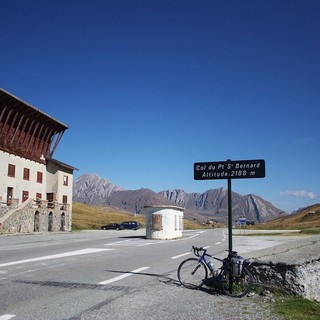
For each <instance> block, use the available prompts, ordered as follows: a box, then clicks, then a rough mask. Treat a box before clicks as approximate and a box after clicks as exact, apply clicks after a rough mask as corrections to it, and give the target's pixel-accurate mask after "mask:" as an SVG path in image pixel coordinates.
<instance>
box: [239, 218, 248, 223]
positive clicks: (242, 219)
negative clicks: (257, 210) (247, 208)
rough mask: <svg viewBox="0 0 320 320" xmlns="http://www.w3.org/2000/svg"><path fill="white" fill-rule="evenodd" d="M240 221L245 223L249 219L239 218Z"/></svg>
mask: <svg viewBox="0 0 320 320" xmlns="http://www.w3.org/2000/svg"><path fill="white" fill-rule="evenodd" d="M239 222H240V223H241V224H245V223H246V222H247V219H246V218H239Z"/></svg>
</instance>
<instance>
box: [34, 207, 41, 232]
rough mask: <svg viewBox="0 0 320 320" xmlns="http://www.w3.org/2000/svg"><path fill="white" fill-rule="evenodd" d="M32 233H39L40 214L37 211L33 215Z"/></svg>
mask: <svg viewBox="0 0 320 320" xmlns="http://www.w3.org/2000/svg"><path fill="white" fill-rule="evenodd" d="M33 231H34V232H39V231H40V214H39V211H36V213H35V215H34V228H33Z"/></svg>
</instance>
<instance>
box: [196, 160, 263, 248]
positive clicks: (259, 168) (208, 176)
mask: <svg viewBox="0 0 320 320" xmlns="http://www.w3.org/2000/svg"><path fill="white" fill-rule="evenodd" d="M193 169H194V179H195V180H217V179H227V180H228V232H229V252H230V253H231V251H232V192H231V180H232V179H246V178H264V177H265V176H266V173H265V161H264V160H262V159H260V160H238V161H231V160H227V161H219V162H196V163H194V167H193Z"/></svg>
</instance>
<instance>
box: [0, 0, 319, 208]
mask: <svg viewBox="0 0 320 320" xmlns="http://www.w3.org/2000/svg"><path fill="white" fill-rule="evenodd" d="M1 12H2V14H1V20H0V33H1V50H0V66H1V68H0V74H1V77H0V87H2V88H3V89H5V90H7V91H9V92H10V93H12V94H14V95H16V96H18V97H19V98H21V99H22V100H25V101H27V102H28V103H30V104H32V105H33V106H35V107H37V108H39V109H41V110H43V111H44V112H46V113H48V114H50V115H51V116H53V117H55V118H57V119H59V120H60V121H62V122H64V123H66V124H67V125H68V126H69V130H67V131H66V133H65V135H64V136H63V139H62V141H61V142H60V144H59V146H58V149H57V150H56V152H55V154H54V156H55V158H56V159H58V160H60V161H63V162H66V163H68V164H70V165H73V166H75V167H77V168H79V171H78V172H75V177H78V176H80V175H81V174H84V173H97V174H99V175H100V176H101V177H102V178H106V179H108V180H109V181H111V182H112V183H114V184H117V185H119V186H121V187H123V188H125V189H139V188H150V189H152V190H154V191H156V192H159V191H162V190H165V189H183V190H185V191H186V192H204V191H205V190H208V189H211V188H212V189H214V188H220V187H227V181H226V180H209V181H195V180H194V179H193V164H194V163H195V162H211V161H225V160H227V159H231V160H251V159H264V160H265V163H266V177H265V178H261V179H241V180H240V179H237V180H233V181H232V190H233V191H235V192H239V193H241V194H249V193H254V194H256V195H259V196H261V197H263V198H265V199H266V200H268V201H270V202H272V203H273V204H274V205H275V206H277V207H279V208H281V209H283V210H286V211H288V212H291V211H293V210H295V209H296V208H299V207H303V206H306V205H310V204H313V203H319V202H320V199H319V196H320V190H319V189H320V188H319V181H320V171H319V160H320V148H319V141H320V139H319V136H320V130H319V113H320V108H319V101H320V78H319V77H320V59H319V57H320V19H319V14H320V2H319V1H318V0H314V1H313V0H304V1H295V0H290V1H284V0H277V1H273V0H268V1H264V0H261V1H259V0H242V1H240V0H239V1H234V0H230V1H228V0H221V1H214V0H152V1H149V0H145V1H142V0H116V1H115V0H114V1H108V0H105V1H102V0H101V1H97V0H90V1H83V0H77V1H71V0H64V1H61V0H54V1H51V0H46V1H36V0H28V1H22V0H2V1H1Z"/></svg>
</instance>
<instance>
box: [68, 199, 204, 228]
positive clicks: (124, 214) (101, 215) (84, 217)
mask: <svg viewBox="0 0 320 320" xmlns="http://www.w3.org/2000/svg"><path fill="white" fill-rule="evenodd" d="M72 206H73V209H72V230H83V229H100V227H101V226H102V225H105V224H108V223H113V222H115V223H121V222H123V221H128V220H134V221H138V222H139V223H140V224H141V226H142V227H145V226H146V221H145V217H144V216H142V215H136V216H135V215H134V214H133V213H131V212H129V211H125V210H121V209H119V208H115V207H110V206H103V207H95V206H88V205H86V204H83V203H80V202H73V205H72ZM205 227H206V226H203V225H202V224H199V223H197V222H194V221H188V220H186V219H184V228H185V229H194V228H205Z"/></svg>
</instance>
